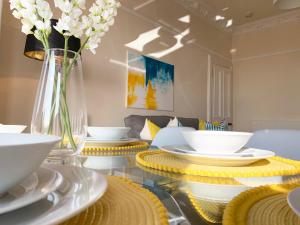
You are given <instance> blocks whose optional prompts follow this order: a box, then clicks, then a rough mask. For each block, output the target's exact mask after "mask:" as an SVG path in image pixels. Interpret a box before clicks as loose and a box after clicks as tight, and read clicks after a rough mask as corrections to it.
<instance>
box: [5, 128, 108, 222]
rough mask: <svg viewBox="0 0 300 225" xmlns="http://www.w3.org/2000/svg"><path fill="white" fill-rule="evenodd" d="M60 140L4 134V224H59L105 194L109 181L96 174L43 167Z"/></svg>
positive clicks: (63, 168) (75, 169)
mask: <svg viewBox="0 0 300 225" xmlns="http://www.w3.org/2000/svg"><path fill="white" fill-rule="evenodd" d="M59 140H60V138H58V137H54V136H45V135H30V134H0V143H1V144H0V165H1V170H0V180H1V182H0V224H5V225H6V224H43V225H44V224H57V223H59V222H62V221H63V220H65V219H68V218H70V217H72V216H74V215H76V214H77V213H79V212H80V211H81V210H83V209H85V208H86V207H88V206H89V205H91V204H92V203H94V202H95V201H96V200H98V199H99V198H100V197H101V196H102V195H103V194H104V192H105V190H106V188H107V182H106V180H105V178H104V177H103V176H102V175H100V174H99V173H97V172H95V171H91V170H88V169H84V168H77V167H72V166H59V165H49V164H48V165H46V164H42V162H43V161H44V159H45V158H46V157H47V155H48V153H49V152H50V150H51V149H52V148H53V147H54V146H55V145H56V144H57V143H58V142H59Z"/></svg>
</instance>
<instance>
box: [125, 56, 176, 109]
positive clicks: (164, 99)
mask: <svg viewBox="0 0 300 225" xmlns="http://www.w3.org/2000/svg"><path fill="white" fill-rule="evenodd" d="M173 94H174V65H171V64H168V63H164V62H161V61H159V60H156V59H152V58H149V57H147V56H143V55H139V54H136V53H133V52H128V82H127V107H131V108H140V109H152V110H167V111H173V104H174V103H173Z"/></svg>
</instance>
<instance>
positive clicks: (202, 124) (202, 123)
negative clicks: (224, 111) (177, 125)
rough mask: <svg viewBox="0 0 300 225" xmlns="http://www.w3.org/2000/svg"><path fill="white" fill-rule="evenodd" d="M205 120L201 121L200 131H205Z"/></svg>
mask: <svg viewBox="0 0 300 225" xmlns="http://www.w3.org/2000/svg"><path fill="white" fill-rule="evenodd" d="M205 124H206V121H205V120H199V130H205Z"/></svg>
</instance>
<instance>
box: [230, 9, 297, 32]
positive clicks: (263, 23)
mask: <svg viewBox="0 0 300 225" xmlns="http://www.w3.org/2000/svg"><path fill="white" fill-rule="evenodd" d="M293 21H300V10H296V11H291V12H287V13H283V14H280V15H277V16H273V17H268V18H265V19H261V20H257V21H254V22H250V23H246V24H243V25H240V26H236V27H234V29H233V35H241V34H245V33H249V32H257V31H260V30H264V29H267V28H271V27H275V26H278V25H280V24H283V23H287V22H293Z"/></svg>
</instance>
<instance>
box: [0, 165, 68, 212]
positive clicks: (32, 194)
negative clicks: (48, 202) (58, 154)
mask: <svg viewBox="0 0 300 225" xmlns="http://www.w3.org/2000/svg"><path fill="white" fill-rule="evenodd" d="M36 174H37V180H38V181H37V182H38V183H37V185H36V187H34V188H33V189H31V190H29V191H28V192H25V193H23V194H21V195H20V196H16V195H12V194H6V195H4V196H2V197H0V214H3V213H7V212H10V211H12V210H16V209H19V208H21V207H23V206H26V205H29V204H32V203H34V202H37V201H39V200H41V199H42V198H45V197H46V196H47V195H48V194H49V193H50V192H53V191H55V190H56V189H57V188H58V187H59V185H60V184H61V183H62V181H63V178H62V175H61V174H60V173H58V172H56V171H53V170H49V169H46V168H42V167H41V168H39V169H38V170H37V171H36Z"/></svg>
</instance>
